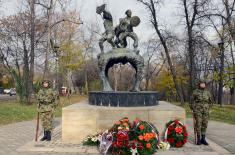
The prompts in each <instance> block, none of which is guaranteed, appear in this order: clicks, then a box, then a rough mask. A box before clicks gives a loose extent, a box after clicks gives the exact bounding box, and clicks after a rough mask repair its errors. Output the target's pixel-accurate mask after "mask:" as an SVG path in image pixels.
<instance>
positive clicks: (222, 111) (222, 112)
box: [172, 102, 235, 124]
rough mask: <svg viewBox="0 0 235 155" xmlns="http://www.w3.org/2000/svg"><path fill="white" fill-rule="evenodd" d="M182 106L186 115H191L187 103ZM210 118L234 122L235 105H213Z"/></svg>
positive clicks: (178, 104)
mask: <svg viewBox="0 0 235 155" xmlns="http://www.w3.org/2000/svg"><path fill="white" fill-rule="evenodd" d="M172 104H175V105H177V106H180V103H178V102H177V103H172ZM184 108H185V110H186V115H187V117H189V118H190V117H192V115H191V110H190V108H189V106H188V103H186V105H185V106H184ZM210 120H214V121H220V122H225V123H229V124H235V105H223V107H220V106H219V105H214V106H213V108H212V110H211V113H210Z"/></svg>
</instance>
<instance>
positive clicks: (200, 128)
mask: <svg viewBox="0 0 235 155" xmlns="http://www.w3.org/2000/svg"><path fill="white" fill-rule="evenodd" d="M194 118H195V121H196V124H195V126H194V127H195V129H196V132H197V134H198V135H205V134H206V129H207V126H208V119H209V112H195V113H194Z"/></svg>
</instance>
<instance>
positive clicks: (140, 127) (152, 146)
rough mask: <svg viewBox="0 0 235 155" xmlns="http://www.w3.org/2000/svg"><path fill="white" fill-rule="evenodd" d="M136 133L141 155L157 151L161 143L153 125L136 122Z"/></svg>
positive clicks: (138, 149)
mask: <svg viewBox="0 0 235 155" xmlns="http://www.w3.org/2000/svg"><path fill="white" fill-rule="evenodd" d="M133 128H134V133H135V136H136V137H137V144H138V146H139V147H138V148H137V151H138V153H139V154H153V153H154V152H155V151H156V148H157V144H158V143H159V133H158V131H157V129H156V128H155V127H154V125H153V124H151V123H149V122H146V121H140V120H138V119H136V120H135V121H134V127H133Z"/></svg>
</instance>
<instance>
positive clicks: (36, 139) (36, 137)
mask: <svg viewBox="0 0 235 155" xmlns="http://www.w3.org/2000/svg"><path fill="white" fill-rule="evenodd" d="M38 130H39V112H38V116H37V125H36V134H35V141H38Z"/></svg>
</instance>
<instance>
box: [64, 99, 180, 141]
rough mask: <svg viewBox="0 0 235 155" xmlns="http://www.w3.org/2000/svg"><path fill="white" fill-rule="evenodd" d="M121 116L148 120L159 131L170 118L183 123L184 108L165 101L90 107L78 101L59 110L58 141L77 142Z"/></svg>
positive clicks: (111, 124) (108, 126)
mask: <svg viewBox="0 0 235 155" xmlns="http://www.w3.org/2000/svg"><path fill="white" fill-rule="evenodd" d="M123 117H128V118H129V119H130V120H131V121H133V120H134V119H135V118H136V117H138V118H140V119H141V120H144V121H148V122H151V123H153V124H154V125H155V126H156V128H157V129H158V131H159V132H160V134H161V133H162V132H163V131H164V128H165V124H166V123H167V122H168V121H169V120H171V119H176V118H178V119H180V120H181V121H182V122H183V123H185V110H184V109H183V108H181V107H178V106H175V105H172V104H170V103H168V102H165V101H159V105H157V106H145V107H107V106H94V105H89V104H88V101H82V102H79V103H77V104H73V105H70V106H67V107H64V108H63V109H62V141H63V142H64V143H74V144H79V143H81V142H82V140H83V139H84V138H85V137H86V136H87V135H89V134H93V133H95V132H96V131H99V130H107V129H109V128H111V127H112V126H113V124H114V123H115V122H116V121H118V120H119V119H121V118H123Z"/></svg>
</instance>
